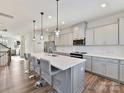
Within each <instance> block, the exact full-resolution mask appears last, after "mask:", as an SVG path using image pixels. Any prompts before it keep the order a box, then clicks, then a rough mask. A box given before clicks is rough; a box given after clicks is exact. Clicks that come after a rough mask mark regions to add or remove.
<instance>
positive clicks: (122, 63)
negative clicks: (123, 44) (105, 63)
mask: <svg viewBox="0 0 124 93" xmlns="http://www.w3.org/2000/svg"><path fill="white" fill-rule="evenodd" d="M119 80H120V81H122V82H124V61H120V78H119Z"/></svg>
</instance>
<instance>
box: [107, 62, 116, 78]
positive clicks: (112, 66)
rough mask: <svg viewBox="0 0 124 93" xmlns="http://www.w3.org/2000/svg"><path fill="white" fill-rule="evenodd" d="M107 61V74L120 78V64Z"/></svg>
mask: <svg viewBox="0 0 124 93" xmlns="http://www.w3.org/2000/svg"><path fill="white" fill-rule="evenodd" d="M106 63H107V70H106V76H107V77H110V78H113V79H118V64H115V63H108V62H106Z"/></svg>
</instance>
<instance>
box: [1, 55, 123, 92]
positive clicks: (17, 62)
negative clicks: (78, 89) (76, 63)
mask: <svg viewBox="0 0 124 93" xmlns="http://www.w3.org/2000/svg"><path fill="white" fill-rule="evenodd" d="M85 78H86V87H85V90H84V91H83V92H82V93H124V85H120V84H118V83H116V82H113V81H110V80H107V79H105V78H102V77H98V76H96V75H93V74H90V73H86V77H85ZM35 81H36V80H30V79H28V75H26V74H24V61H23V60H22V59H20V58H19V57H13V58H12V63H11V65H10V67H6V68H0V93H48V90H49V89H50V86H48V85H47V86H45V87H44V88H40V89H36V88H35V87H34V83H35Z"/></svg>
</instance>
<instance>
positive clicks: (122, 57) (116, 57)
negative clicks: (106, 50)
mask: <svg viewBox="0 0 124 93" xmlns="http://www.w3.org/2000/svg"><path fill="white" fill-rule="evenodd" d="M84 55H87V56H93V57H103V58H110V59H117V60H124V56H119V55H105V54H84Z"/></svg>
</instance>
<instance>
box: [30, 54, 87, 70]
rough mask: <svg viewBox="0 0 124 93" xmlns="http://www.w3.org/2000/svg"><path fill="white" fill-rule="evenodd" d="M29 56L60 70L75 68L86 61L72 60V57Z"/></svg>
mask: <svg viewBox="0 0 124 93" xmlns="http://www.w3.org/2000/svg"><path fill="white" fill-rule="evenodd" d="M31 55H32V56H34V57H36V58H38V59H40V58H41V59H45V60H48V61H49V62H50V64H51V65H53V66H55V67H56V68H58V69H60V70H66V69H69V68H71V67H73V66H76V65H78V64H80V63H83V62H85V61H86V59H79V58H72V57H68V56H62V55H57V56H56V57H54V56H51V54H48V53H32V54H31Z"/></svg>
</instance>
